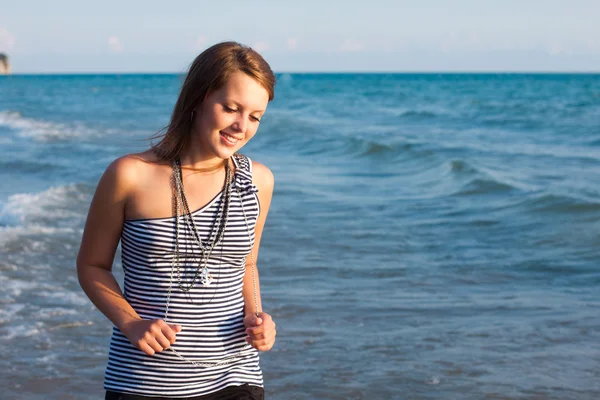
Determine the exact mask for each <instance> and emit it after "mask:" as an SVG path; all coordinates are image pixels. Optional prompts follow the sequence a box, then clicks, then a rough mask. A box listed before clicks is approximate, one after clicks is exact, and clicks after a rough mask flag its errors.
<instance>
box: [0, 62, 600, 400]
mask: <svg viewBox="0 0 600 400" xmlns="http://www.w3.org/2000/svg"><path fill="white" fill-rule="evenodd" d="M183 79H184V77H183V76H182V75H179V74H154V75H153V74H147V75H143V74H122V75H119V74H114V75H13V76H5V77H0V284H1V286H2V290H1V291H0V349H2V350H1V351H0V352H1V354H2V356H1V357H0V370H1V371H2V373H1V374H0V388H2V390H1V392H0V397H1V398H3V399H32V400H36V399H101V398H103V395H104V391H103V388H102V381H103V374H104V369H105V366H106V362H107V352H108V343H109V339H110V334H111V329H112V326H111V323H110V322H109V321H108V319H106V318H105V317H104V316H103V315H102V314H101V313H100V312H99V311H98V310H97V309H95V308H94V306H93V305H92V304H91V302H90V301H89V300H88V298H87V297H86V295H85V294H84V293H83V291H82V290H81V288H80V286H79V284H78V281H77V276H76V267H75V259H76V255H77V252H78V248H79V243H80V240H81V235H82V230H83V225H84V222H85V218H86V213H87V210H88V207H89V204H90V200H91V198H92V196H93V193H94V190H95V187H96V185H97V183H98V180H99V178H100V176H101V174H102V173H103V171H104V170H105V168H106V167H107V166H108V165H109V164H110V163H111V162H112V161H113V160H114V159H115V158H117V157H119V156H122V155H124V154H127V153H133V152H139V151H144V150H146V149H147V148H148V146H149V145H150V143H151V142H150V140H149V138H151V137H152V136H153V135H154V134H156V133H157V132H158V131H160V130H161V129H162V128H163V127H165V126H166V125H167V124H168V122H169V117H170V113H171V111H172V108H173V106H174V103H175V101H176V98H177V95H178V92H179V89H180V87H181V84H182V82H183ZM277 80H278V83H277V86H276V92H275V99H274V100H273V101H272V102H271V103H270V105H269V107H268V109H267V113H266V114H265V116H264V118H263V119H262V122H261V126H260V128H259V131H258V133H257V135H256V136H255V137H254V138H253V139H252V140H251V141H250V143H248V145H247V146H245V147H244V148H243V149H242V153H244V154H246V155H247V156H249V157H250V158H252V159H254V160H256V161H259V162H261V163H263V164H265V165H267V166H268V167H269V168H270V169H271V170H272V171H273V173H274V175H275V190H274V195H273V201H272V205H271V209H270V212H269V215H268V219H267V223H266V226H265V230H264V234H263V238H262V244H261V251H260V257H259V260H258V267H259V271H260V277H261V290H262V296H263V305H264V309H265V311H266V312H268V313H270V314H271V315H272V316H273V319H274V320H275V322H276V324H277V332H278V334H277V342H276V344H275V347H274V348H273V349H272V350H271V351H269V352H264V353H261V366H262V369H263V372H264V380H265V390H266V395H267V398H268V399H340V400H341V399H436V400H437V399H442V400H446V399H448V400H451V399H452V400H453V399H536V400H542V399H544V400H545V399H556V400H565V399H574V400H597V399H599V398H600V74H566V73H565V74H517V73H498V74H496V73H493V74H483V73H481V74H476V73H464V74H449V73H442V74H437V73H428V74H408V73H406V74H350V73H345V74H335V73H331V74H317V73H314V74H296V73H293V74H287V73H280V74H277ZM119 251H120V250H119ZM113 270H114V274H115V276H116V277H117V279H118V280H119V282H121V284H122V279H123V271H122V266H121V261H120V256H119V252H117V255H116V258H115V262H114V268H113Z"/></svg>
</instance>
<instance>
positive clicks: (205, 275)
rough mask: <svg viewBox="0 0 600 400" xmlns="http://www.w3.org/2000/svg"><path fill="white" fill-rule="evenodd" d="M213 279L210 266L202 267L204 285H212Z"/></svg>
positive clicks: (201, 274)
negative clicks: (209, 270) (209, 269)
mask: <svg viewBox="0 0 600 400" xmlns="http://www.w3.org/2000/svg"><path fill="white" fill-rule="evenodd" d="M212 281H213V276H212V275H211V274H210V272H208V268H206V267H204V268H202V272H201V273H200V283H201V284H202V286H204V287H208V286H210V284H211V283H212Z"/></svg>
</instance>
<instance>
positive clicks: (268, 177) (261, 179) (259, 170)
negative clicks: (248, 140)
mask: <svg viewBox="0 0 600 400" xmlns="http://www.w3.org/2000/svg"><path fill="white" fill-rule="evenodd" d="M252 180H253V181H254V184H255V185H256V186H257V187H258V190H259V191H267V192H272V191H273V186H274V185H275V177H274V175H273V172H271V170H270V169H269V167H267V166H266V165H264V164H261V163H259V162H257V161H254V160H252Z"/></svg>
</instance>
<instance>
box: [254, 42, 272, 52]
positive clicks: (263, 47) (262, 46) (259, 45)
mask: <svg viewBox="0 0 600 400" xmlns="http://www.w3.org/2000/svg"><path fill="white" fill-rule="evenodd" d="M251 47H252V48H253V49H254V50H256V51H257V52H259V53H261V52H263V51H267V50H268V49H269V44H268V43H267V42H256V43H254V44H253V45H252V46H251Z"/></svg>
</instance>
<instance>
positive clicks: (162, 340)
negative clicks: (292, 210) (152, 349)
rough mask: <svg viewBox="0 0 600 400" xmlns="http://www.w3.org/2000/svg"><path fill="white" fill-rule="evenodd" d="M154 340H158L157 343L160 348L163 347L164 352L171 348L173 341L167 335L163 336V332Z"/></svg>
mask: <svg viewBox="0 0 600 400" xmlns="http://www.w3.org/2000/svg"><path fill="white" fill-rule="evenodd" d="M154 340H156V342H157V343H158V344H159V346H160V347H162V349H163V350H165V349H168V348H169V347H171V341H170V340H169V339H168V338H167V337H166V336H165V335H163V334H162V332H160V333H159V334H158V335H156V336H155V337H154Z"/></svg>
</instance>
